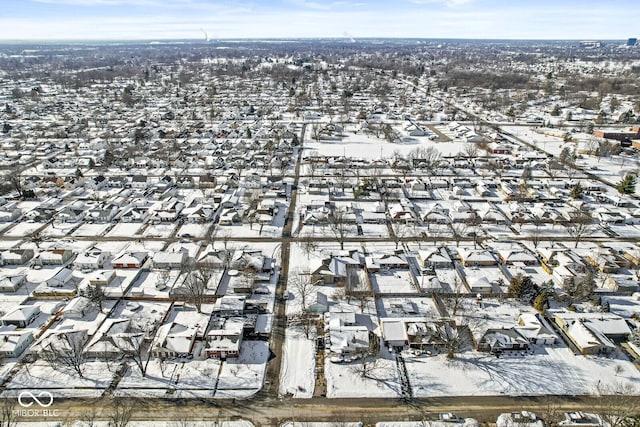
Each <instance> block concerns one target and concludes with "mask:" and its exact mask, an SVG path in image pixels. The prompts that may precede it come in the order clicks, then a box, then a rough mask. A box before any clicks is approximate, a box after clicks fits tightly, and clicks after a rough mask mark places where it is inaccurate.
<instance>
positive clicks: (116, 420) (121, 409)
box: [108, 397, 141, 427]
mask: <svg viewBox="0 0 640 427" xmlns="http://www.w3.org/2000/svg"><path fill="white" fill-rule="evenodd" d="M108 408H109V409H108V418H109V426H110V427H126V426H128V425H129V423H130V422H131V418H133V415H134V414H135V413H136V411H137V410H139V409H141V408H140V402H139V400H137V399H136V400H134V399H131V398H128V397H113V398H112V399H111V401H110V402H109V405H108Z"/></svg>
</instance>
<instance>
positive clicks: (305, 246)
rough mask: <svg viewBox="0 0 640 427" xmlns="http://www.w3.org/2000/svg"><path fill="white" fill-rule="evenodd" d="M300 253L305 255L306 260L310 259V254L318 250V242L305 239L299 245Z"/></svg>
mask: <svg viewBox="0 0 640 427" xmlns="http://www.w3.org/2000/svg"><path fill="white" fill-rule="evenodd" d="M301 248H302V252H304V253H305V254H307V259H311V254H312V253H313V252H315V251H316V250H318V242H316V241H315V240H313V239H305V240H304V241H303V242H302V243H301Z"/></svg>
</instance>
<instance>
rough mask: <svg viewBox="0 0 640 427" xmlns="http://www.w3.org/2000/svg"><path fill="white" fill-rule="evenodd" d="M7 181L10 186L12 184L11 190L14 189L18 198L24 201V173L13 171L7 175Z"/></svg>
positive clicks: (18, 170)
mask: <svg viewBox="0 0 640 427" xmlns="http://www.w3.org/2000/svg"><path fill="white" fill-rule="evenodd" d="M7 180H8V181H9V184H11V188H13V189H14V190H15V191H16V192H17V193H18V196H19V197H20V198H21V199H22V197H23V195H24V187H23V186H22V172H21V171H20V169H17V168H16V169H13V170H12V171H10V172H9V173H8V175H7Z"/></svg>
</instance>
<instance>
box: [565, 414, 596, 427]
mask: <svg viewBox="0 0 640 427" xmlns="http://www.w3.org/2000/svg"><path fill="white" fill-rule="evenodd" d="M558 426H560V427H604V426H607V424H605V423H604V422H603V421H602V419H601V418H600V416H599V415H597V414H593V413H590V412H565V414H564V420H562V421H560V422H559V423H558Z"/></svg>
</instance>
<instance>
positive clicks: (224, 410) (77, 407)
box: [23, 396, 640, 426]
mask: <svg viewBox="0 0 640 427" xmlns="http://www.w3.org/2000/svg"><path fill="white" fill-rule="evenodd" d="M636 401H637V402H636V404H637V403H640V397H638V398H636ZM132 403H133V406H134V407H135V408H136V410H135V412H134V413H133V417H132V418H133V419H134V420H171V421H188V420H204V421H224V420H229V419H238V418H243V419H247V420H250V421H252V422H253V423H254V424H255V425H256V426H278V425H280V424H281V423H283V422H285V421H289V420H295V421H298V422H301V421H330V422H337V421H362V422H364V423H365V425H373V424H375V423H376V422H378V421H399V420H414V421H416V420H422V419H425V418H426V419H435V418H437V414H439V413H443V412H454V413H457V414H458V415H459V416H464V417H472V418H476V419H478V420H479V421H481V422H495V420H496V418H497V416H498V415H499V414H500V413H502V412H511V411H513V410H514V409H519V410H520V409H526V410H531V411H533V412H536V413H537V414H538V415H539V416H543V414H545V413H546V412H547V411H548V409H549V407H550V406H551V405H553V406H554V407H555V409H556V410H558V411H575V410H586V409H589V410H591V411H593V410H596V408H598V407H599V406H600V405H601V404H602V400H601V399H599V398H595V397H572V396H552V397H505V396H484V397H482V396H469V397H446V398H445V397H442V398H430V399H414V400H413V401H412V403H411V404H405V403H403V402H402V401H401V400H400V399H369V398H367V399H326V398H313V399H272V398H269V399H259V398H254V399H250V400H237V401H228V400H227V401H220V400H209V401H206V400H197V399H189V400H182V401H179V403H177V404H176V401H171V400H164V399H132ZM92 407H99V408H104V409H101V411H99V413H98V414H97V415H98V418H99V419H106V418H108V417H109V413H110V412H109V409H108V407H109V405H108V403H107V402H101V401H100V400H98V401H96V400H91V399H85V400H79V399H73V400H65V401H60V400H59V401H56V402H54V404H53V405H52V406H51V407H49V408H48V410H49V411H50V412H49V413H52V412H51V411H57V412H56V414H57V416H55V417H52V416H43V415H42V413H40V414H39V416H32V417H28V418H27V417H24V418H23V420H27V419H28V420H29V421H57V420H62V419H67V420H70V419H82V418H83V417H84V416H86V415H87V413H88V412H89V410H90V408H92Z"/></svg>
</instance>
